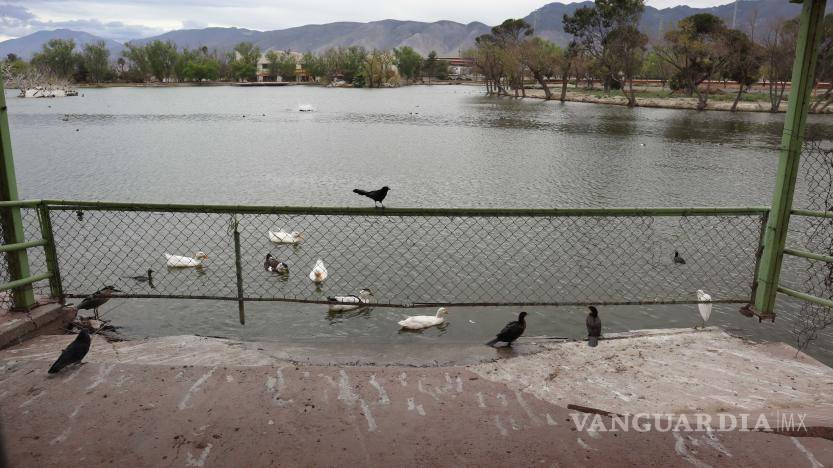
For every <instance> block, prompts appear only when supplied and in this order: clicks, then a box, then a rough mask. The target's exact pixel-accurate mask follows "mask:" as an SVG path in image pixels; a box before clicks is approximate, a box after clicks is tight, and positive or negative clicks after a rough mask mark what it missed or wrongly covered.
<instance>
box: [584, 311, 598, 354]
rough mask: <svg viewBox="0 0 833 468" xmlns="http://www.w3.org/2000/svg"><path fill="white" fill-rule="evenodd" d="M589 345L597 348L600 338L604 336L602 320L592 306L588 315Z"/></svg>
mask: <svg viewBox="0 0 833 468" xmlns="http://www.w3.org/2000/svg"><path fill="white" fill-rule="evenodd" d="M585 323H586V324H587V344H589V345H590V347H591V348H595V347H596V346H597V345H598V344H599V338H600V337H601V336H602V319H600V318H599V311H598V310H597V309H596V308H595V307H593V306H590V313H589V314H587V320H586V321H585Z"/></svg>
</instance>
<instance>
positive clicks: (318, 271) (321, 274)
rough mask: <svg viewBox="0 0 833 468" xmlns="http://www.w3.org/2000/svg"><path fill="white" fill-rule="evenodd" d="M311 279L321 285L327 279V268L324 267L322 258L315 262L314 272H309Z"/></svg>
mask: <svg viewBox="0 0 833 468" xmlns="http://www.w3.org/2000/svg"><path fill="white" fill-rule="evenodd" d="M309 279H310V280H312V282H313V283H315V284H319V285H320V284H321V283H323V282H324V281H325V280H326V279H327V267H325V266H324V262H323V261H322V260H321V259H320V258H319V259H318V261H317V262H315V266H314V267H313V269H312V271H311V272H309Z"/></svg>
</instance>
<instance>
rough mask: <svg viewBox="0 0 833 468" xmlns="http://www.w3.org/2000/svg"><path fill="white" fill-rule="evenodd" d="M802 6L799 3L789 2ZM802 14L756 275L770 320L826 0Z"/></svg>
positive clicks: (758, 302)
mask: <svg viewBox="0 0 833 468" xmlns="http://www.w3.org/2000/svg"><path fill="white" fill-rule="evenodd" d="M791 1H792V2H793V3H801V1H800V0H798V1H796V0H791ZM803 3H804V7H803V9H802V11H801V25H800V28H799V33H798V41H797V43H796V49H795V62H794V64H793V74H792V83H791V85H790V97H789V107H788V109H787V116H786V119H785V121H784V133H783V136H782V137H781V152H780V156H779V160H778V175H777V180H776V183H775V193H774V195H773V197H772V210H771V212H770V216H769V221H768V222H767V230H766V236H765V240H764V254H763V256H762V257H761V269H760V274H759V275H758V289H757V291H756V297H755V308H756V309H757V311H758V313H759V314H760V317H761V318H773V319H774V317H775V315H774V306H775V296H776V294H777V292H778V282H779V279H780V274H781V262H782V260H783V256H784V245H785V243H786V240H787V231H788V228H789V225H790V210H791V209H792V202H793V193H794V192H795V180H796V174H797V172H798V162H799V159H800V157H801V146H802V144H803V141H804V127H805V123H806V122H807V113H808V111H809V108H810V101H811V99H812V92H813V79H814V75H815V68H816V61H817V53H816V48H817V46H818V43H819V38H820V37H821V34H822V19H823V17H824V9H825V6H826V3H827V1H826V0H804V1H803Z"/></svg>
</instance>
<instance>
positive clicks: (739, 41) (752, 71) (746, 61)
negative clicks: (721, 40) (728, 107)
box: [724, 29, 763, 112]
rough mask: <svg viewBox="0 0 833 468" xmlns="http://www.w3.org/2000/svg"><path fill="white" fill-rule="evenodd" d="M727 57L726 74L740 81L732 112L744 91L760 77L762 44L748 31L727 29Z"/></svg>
mask: <svg viewBox="0 0 833 468" xmlns="http://www.w3.org/2000/svg"><path fill="white" fill-rule="evenodd" d="M726 44H727V58H726V68H725V70H724V74H725V76H726V77H728V78H729V79H731V80H733V81H736V82H737V83H738V94H737V95H736V96H735V102H733V103H732V112H735V110H737V107H738V101H740V98H741V96H742V95H743V92H744V91H745V90H746V88H747V87H748V86H751V85H753V84H755V83H756V82H757V81H758V78H759V77H760V72H761V62H762V61H763V54H762V53H761V50H760V46H758V45H757V44H755V43H754V42H752V39H750V38H749V36H747V35H746V33H744V32H741V31H738V30H736V29H730V30H728V31H726Z"/></svg>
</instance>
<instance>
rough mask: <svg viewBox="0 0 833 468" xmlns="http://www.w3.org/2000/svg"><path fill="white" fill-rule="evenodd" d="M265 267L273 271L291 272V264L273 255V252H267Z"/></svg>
mask: <svg viewBox="0 0 833 468" xmlns="http://www.w3.org/2000/svg"><path fill="white" fill-rule="evenodd" d="M263 269H264V270H266V271H271V272H272V273H280V274H286V273H289V265H287V264H286V263H284V262H282V261H280V260H278V259H277V258H275V257H273V256H272V254H266V260H264V262H263Z"/></svg>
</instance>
